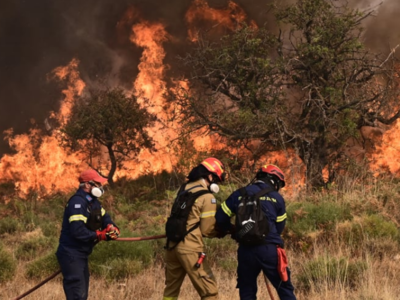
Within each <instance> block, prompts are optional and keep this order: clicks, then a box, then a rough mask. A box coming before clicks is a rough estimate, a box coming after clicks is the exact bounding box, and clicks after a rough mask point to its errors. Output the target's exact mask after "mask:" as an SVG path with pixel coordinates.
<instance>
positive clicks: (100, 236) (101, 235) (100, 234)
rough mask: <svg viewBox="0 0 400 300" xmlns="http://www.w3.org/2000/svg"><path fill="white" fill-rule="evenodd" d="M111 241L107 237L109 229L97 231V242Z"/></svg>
mask: <svg viewBox="0 0 400 300" xmlns="http://www.w3.org/2000/svg"><path fill="white" fill-rule="evenodd" d="M109 240H110V239H109V238H108V235H107V228H105V229H103V230H96V241H97V242H100V241H109Z"/></svg>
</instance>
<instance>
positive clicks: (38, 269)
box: [25, 251, 60, 280]
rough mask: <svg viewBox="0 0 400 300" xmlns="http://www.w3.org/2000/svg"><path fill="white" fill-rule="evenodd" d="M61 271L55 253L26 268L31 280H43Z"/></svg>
mask: <svg viewBox="0 0 400 300" xmlns="http://www.w3.org/2000/svg"><path fill="white" fill-rule="evenodd" d="M59 269H60V265H59V264H58V261H57V257H56V255H55V251H54V252H51V253H49V254H47V255H45V256H42V257H40V258H38V259H37V260H35V261H33V262H31V263H29V264H28V265H27V267H26V271H25V273H26V276H27V277H28V278H30V279H37V280H42V279H44V278H46V277H48V276H50V275H51V274H53V273H54V272H56V271H57V270H59Z"/></svg>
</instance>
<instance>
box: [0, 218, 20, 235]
mask: <svg viewBox="0 0 400 300" xmlns="http://www.w3.org/2000/svg"><path fill="white" fill-rule="evenodd" d="M21 227H22V226H21V224H20V223H19V222H18V220H17V219H15V218H12V217H10V216H7V217H4V218H3V219H0V235H1V234H4V233H10V234H11V233H15V232H17V231H19V230H20V229H21Z"/></svg>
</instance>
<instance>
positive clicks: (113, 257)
mask: <svg viewBox="0 0 400 300" xmlns="http://www.w3.org/2000/svg"><path fill="white" fill-rule="evenodd" d="M154 257H155V252H154V249H153V247H152V241H138V242H118V241H110V242H102V243H100V244H98V245H97V246H96V247H95V248H94V249H93V253H92V255H91V256H90V258H89V265H90V268H91V270H92V274H93V275H94V276H96V275H97V276H102V275H104V274H107V275H108V276H109V275H110V274H113V276H114V277H118V278H120V277H121V276H123V274H125V273H126V272H127V270H128V269H134V270H135V272H136V271H137V272H140V271H141V270H143V269H144V268H147V267H148V266H149V265H151V264H152V263H153V260H154ZM118 261H119V262H122V261H123V262H124V264H126V265H127V266H125V267H123V266H117V263H116V262H118ZM138 262H139V263H138Z"/></svg>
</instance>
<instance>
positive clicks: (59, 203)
mask: <svg viewBox="0 0 400 300" xmlns="http://www.w3.org/2000/svg"><path fill="white" fill-rule="evenodd" d="M166 183H167V184H166ZM178 185H179V179H178V178H174V177H172V176H171V175H169V174H162V175H160V176H148V177H143V178H140V179H138V180H136V181H124V180H122V181H119V182H117V185H116V187H114V188H113V189H112V190H111V189H109V190H108V191H107V193H106V194H105V196H104V198H102V203H103V205H104V206H105V208H106V210H107V211H108V212H109V213H110V214H111V215H112V216H113V218H114V219H115V220H116V222H117V224H118V225H119V227H120V228H121V230H122V234H123V237H133V236H141V237H143V236H146V237H148V236H154V235H159V234H163V233H164V232H163V228H164V223H165V220H166V218H167V216H168V213H169V209H170V204H171V201H172V199H173V196H174V193H175V192H176V190H177V187H178ZM235 188H236V184H235V183H233V182H230V183H228V184H227V185H225V186H223V187H222V191H221V192H220V193H219V194H218V195H217V197H218V199H219V201H221V200H223V199H224V198H226V197H227V196H228V195H229V193H231V192H232V191H233V190H234V189H235ZM13 190H14V187H13V185H2V186H1V187H0V196H1V200H0V216H1V219H0V237H1V239H0V290H1V291H2V292H1V295H0V299H14V298H15V297H17V296H18V295H21V294H22V293H24V292H26V291H28V290H29V289H30V288H32V287H34V286H35V285H37V284H38V283H40V282H41V281H42V280H43V279H45V278H46V277H48V276H50V275H51V274H53V273H54V272H56V271H57V270H58V265H57V261H56V259H55V256H54V253H55V250H56V247H57V243H58V235H59V231H60V227H61V220H62V213H63V206H64V204H65V202H66V201H67V199H68V196H69V195H62V194H57V195H53V196H51V197H48V198H46V199H42V200H41V201H38V200H37V199H36V201H35V195H34V194H32V195H31V197H30V198H28V199H19V198H18V197H17V196H16V195H15V194H14V192H13ZM399 190H400V184H399V182H398V180H397V179H393V178H379V179H378V178H374V177H372V176H364V177H363V178H353V179H351V180H350V178H347V179H346V181H343V182H341V183H340V184H339V183H337V184H335V185H333V186H331V187H330V188H329V189H328V190H323V191H314V192H309V193H306V192H303V193H300V194H298V195H290V194H288V193H287V191H285V190H284V191H283V195H284V196H285V198H286V200H287V212H288V222H287V227H286V229H285V231H284V239H285V243H286V249H287V253H288V258H289V264H290V267H291V271H292V279H293V283H294V286H295V288H296V295H297V297H298V299H309V300H317V299H318V300H321V299H330V300H332V299H333V300H335V299H337V300H339V299H357V300H359V299H365V300H367V299H371V300H378V299H381V300H394V299H398V295H399V293H400V279H399V277H398V274H399V271H400V266H399V259H400V253H399V230H398V228H399V223H400V208H399V206H398V205H397V197H398V196H397V195H398V192H399ZM72 192H73V191H71V193H72ZM164 243H165V240H164V239H157V240H150V241H137V242H118V241H113V242H108V243H101V244H99V245H98V246H96V248H95V250H94V252H93V254H92V255H91V257H90V268H91V275H92V277H91V287H90V292H89V295H90V296H89V299H96V300H99V299H135V300H142V299H143V300H144V299H146V300H149V299H154V300H156V299H161V297H162V292H163V287H164V270H163V254H164V249H163V246H164ZM207 248H208V251H207V258H208V259H209V260H210V262H211V263H212V265H213V270H214V272H215V275H216V277H217V279H218V283H219V287H220V294H221V297H220V298H221V299H222V300H224V299H231V300H233V299H239V297H238V292H237V290H236V289H235V286H236V274H235V270H236V259H235V256H236V244H235V242H234V241H233V240H232V239H230V237H229V236H227V237H225V238H224V239H212V240H207ZM61 279H62V277H61V275H58V276H57V277H55V278H54V279H52V280H50V281H49V282H48V283H46V284H45V285H43V286H42V287H40V288H39V289H37V290H36V291H34V292H32V293H31V294H30V295H28V296H26V298H25V299H31V300H39V299H40V300H47V299H61V298H63V291H62V283H61ZM258 297H259V299H270V296H269V294H268V290H267V288H266V286H265V283H264V279H263V277H262V276H260V278H259V295H258ZM273 297H274V298H275V299H278V298H277V296H276V295H275V294H274V296H273ZM180 299H197V294H196V292H195V290H194V289H193V287H192V286H191V284H190V282H189V281H188V279H186V281H185V284H184V287H183V290H182V297H181V298H180Z"/></svg>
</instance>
